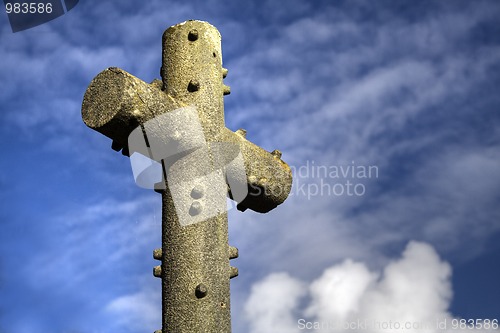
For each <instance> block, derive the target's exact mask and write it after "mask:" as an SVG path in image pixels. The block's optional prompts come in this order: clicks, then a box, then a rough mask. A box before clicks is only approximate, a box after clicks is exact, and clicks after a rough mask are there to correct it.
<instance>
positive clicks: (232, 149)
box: [82, 21, 292, 333]
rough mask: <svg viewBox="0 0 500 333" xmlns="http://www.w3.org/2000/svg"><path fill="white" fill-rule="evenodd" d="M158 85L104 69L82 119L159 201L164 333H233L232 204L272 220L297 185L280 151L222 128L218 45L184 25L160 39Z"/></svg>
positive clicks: (205, 26) (203, 30)
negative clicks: (126, 161) (229, 220)
mask: <svg viewBox="0 0 500 333" xmlns="http://www.w3.org/2000/svg"><path fill="white" fill-rule="evenodd" d="M162 43H163V54H162V55H163V61H162V67H161V77H162V81H159V80H154V81H153V82H152V83H150V84H148V83H146V82H144V81H142V80H140V79H138V78H136V77H134V76H132V75H131V74H129V73H127V72H125V71H123V70H121V69H119V68H113V67H112V68H108V69H106V70H104V71H103V72H101V73H100V74H99V75H97V76H96V77H95V78H94V79H93V80H92V82H91V83H90V85H89V87H88V89H87V91H86V93H85V96H84V100H83V104H82V118H83V120H84V122H85V124H87V126H89V127H90V128H92V129H94V130H96V131H98V132H100V133H102V134H104V135H106V136H107V137H109V138H111V139H112V140H113V144H112V148H113V149H115V150H117V151H119V150H122V153H123V154H124V155H126V156H130V158H131V161H132V166H133V169H134V170H133V171H134V177H135V178H136V182H137V183H138V185H141V186H143V187H149V188H154V189H155V190H156V191H157V192H159V193H161V195H162V206H163V218H162V248H161V249H156V250H155V251H154V252H153V257H154V258H155V259H157V260H161V265H160V266H157V267H155V268H154V270H153V274H154V275H155V276H157V277H160V278H161V280H162V314H163V319H162V321H163V322H162V331H163V332H191V333H193V332H213V333H215V332H217V333H221V332H224V333H227V332H230V331H231V323H230V297H229V279H230V278H232V277H235V276H237V275H238V270H237V269H236V268H235V267H232V266H230V264H229V259H233V258H236V257H237V256H238V250H237V249H236V248H234V247H231V246H229V245H228V227H227V212H226V210H227V208H226V197H229V198H231V199H233V200H234V201H236V202H237V208H238V209H239V210H241V211H244V210H246V209H247V208H249V209H252V210H254V211H257V212H261V213H266V212H268V211H270V210H271V209H273V208H275V207H276V206H278V205H279V204H281V203H282V202H283V201H284V200H285V199H286V198H287V196H288V194H289V192H290V189H291V183H292V175H291V170H290V168H289V167H288V165H287V164H286V163H285V162H283V161H282V160H281V153H280V152H279V151H278V150H275V151H273V152H271V153H270V152H267V151H265V150H264V149H262V148H260V147H258V146H256V145H255V144H253V143H251V142H250V141H248V140H246V131H245V130H243V129H240V130H237V131H236V132H233V131H231V130H230V129H228V128H226V126H225V123H224V99H223V96H224V95H227V94H229V93H230V88H229V87H228V86H226V85H225V84H224V83H223V79H224V78H225V77H226V75H227V73H228V71H227V69H225V68H223V67H222V53H221V36H220V33H219V32H218V30H217V29H216V28H215V27H213V26H212V25H210V24H209V23H207V22H202V21H186V22H184V23H180V24H177V25H174V26H172V27H170V28H169V29H167V30H166V31H165V33H164V34H163V39H162Z"/></svg>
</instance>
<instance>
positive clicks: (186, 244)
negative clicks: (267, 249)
mask: <svg viewBox="0 0 500 333" xmlns="http://www.w3.org/2000/svg"><path fill="white" fill-rule="evenodd" d="M225 73H226V71H225V70H223V68H222V57H221V37H220V34H219V32H218V31H217V29H216V28H215V27H213V26H212V25H210V24H208V23H206V22H200V21H187V22H185V23H181V24H178V25H175V26H172V27H170V28H169V29H168V30H166V31H165V33H164V35H163V62H162V69H161V76H162V79H163V90H164V91H165V93H167V94H168V95H169V96H171V97H173V98H174V99H175V100H176V101H177V102H179V103H180V104H181V105H186V106H195V107H196V109H197V111H198V116H199V118H200V121H201V123H202V125H203V130H204V132H205V137H206V138H207V141H209V140H213V139H214V138H217V137H218V136H219V133H220V132H221V130H222V129H223V128H224V127H225V125H224V101H223V95H224V94H227V93H229V88H228V87H226V86H224V84H223V82H222V81H223V76H225ZM166 167H167V168H168V166H166ZM167 172H168V170H167ZM187 177H189V175H187ZM161 192H162V200H163V223H162V229H163V230H162V234H163V236H162V255H161V259H162V265H161V278H162V303H163V304H162V311H163V324H162V331H163V333H166V332H169V333H170V332H186V333H194V332H213V333H228V332H231V318H230V297H229V279H230V276H231V269H230V265H229V257H230V253H229V245H228V222H227V213H221V214H219V215H218V216H215V217H212V218H209V219H208V220H206V221H204V222H200V223H195V224H191V225H187V226H182V225H181V223H179V219H178V217H177V215H176V211H175V206H174V202H173V200H172V195H171V193H170V191H169V189H168V185H167V187H166V189H165V190H163V191H161ZM191 194H192V199H193V201H194V200H195V199H200V200H202V199H203V196H204V195H205V194H206V192H205V191H204V188H203V185H200V187H199V188H196V186H195V188H193V189H192V192H191ZM201 209H202V208H201Z"/></svg>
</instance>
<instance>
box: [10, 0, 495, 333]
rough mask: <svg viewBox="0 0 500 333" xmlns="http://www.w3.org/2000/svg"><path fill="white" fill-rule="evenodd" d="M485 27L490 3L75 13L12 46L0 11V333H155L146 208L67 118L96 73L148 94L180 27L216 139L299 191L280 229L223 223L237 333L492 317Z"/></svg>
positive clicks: (119, 159) (147, 198) (190, 5)
mask: <svg viewBox="0 0 500 333" xmlns="http://www.w3.org/2000/svg"><path fill="white" fill-rule="evenodd" d="M498 17H500V2H498V1H496V0H491V1H485V0H474V1H470V0H469V1H464V0H454V1H451V0H450V1H439V0H433V1H428V0H419V1H397V0H377V1H371V0H349V1H347V0H345V1H340V0H339V1H333V0H331V1H327V0H314V1H313V0H302V1H296V0H289V1H287V2H286V5H285V3H284V2H283V1H277V0H268V1H263V0H262V1H246V2H241V1H240V2H237V1H231V2H227V1H226V2H223V1H219V0H206V1H201V0H200V1H159V0H153V1H148V2H140V1H119V2H118V1H116V2H112V1H107V0H103V1H88V0H81V1H80V2H79V3H78V5H77V6H76V7H74V8H73V9H72V10H71V11H69V12H67V13H66V14H65V15H63V16H61V17H59V18H57V19H55V20H53V21H51V22H48V23H45V24H43V25H40V26H37V27H34V28H31V29H28V30H25V31H21V32H17V33H13V32H12V29H11V27H10V26H9V21H8V18H7V15H6V14H5V13H4V12H3V13H2V14H0V79H1V80H0V147H1V150H2V155H1V157H0V170H1V173H0V198H1V200H0V202H1V204H0V221H1V224H0V333H104V332H123V333H139V332H148V331H149V332H153V331H154V330H156V329H160V327H161V292H160V288H161V286H160V281H159V280H158V279H156V278H154V277H153V276H152V267H153V266H155V265H157V263H156V262H155V261H154V260H153V258H152V250H153V249H154V248H156V247H159V246H160V244H161V200H160V196H159V195H158V194H157V193H155V192H153V191H150V190H146V189H142V188H139V187H138V186H137V185H136V184H135V183H134V179H133V177H132V171H131V166H130V161H129V159H128V158H126V157H124V156H122V155H121V154H119V153H116V152H114V151H113V150H112V149H110V148H111V141H110V140H109V139H108V138H106V137H104V136H102V135H101V134H99V133H97V132H95V131H92V130H91V129H89V128H87V127H86V126H85V124H84V123H83V121H82V119H81V102H82V99H83V94H84V93H85V90H86V88H87V86H88V84H89V83H90V81H91V80H92V78H93V77H95V76H96V75H97V74H98V73H99V72H101V71H102V70H104V69H106V68H107V67H110V66H114V67H120V68H122V69H124V70H126V71H127V72H129V73H131V74H133V75H134V76H136V77H138V78H140V79H142V80H144V81H145V82H151V81H152V80H153V79H155V78H159V71H160V66H161V36H162V33H163V31H164V30H165V29H166V28H168V27H169V26H171V25H174V24H177V23H180V22H183V21H185V20H188V19H198V20H204V21H208V22H210V23H211V24H213V25H214V26H215V27H217V28H218V29H219V31H220V32H221V35H222V51H223V56H222V57H223V64H224V67H226V68H228V69H229V74H228V76H227V78H226V79H225V83H226V84H228V85H230V86H231V95H229V96H226V97H225V117H226V125H227V127H228V128H230V129H231V130H237V129H238V128H244V129H246V130H247V131H248V134H247V139H248V140H250V141H252V142H254V143H255V144H257V145H259V146H262V147H263V148H264V149H266V150H268V151H272V150H274V149H279V150H280V151H282V153H283V160H284V161H286V162H287V163H289V164H290V166H291V167H292V170H293V172H294V183H293V187H292V191H291V193H290V196H289V198H288V199H287V201H286V202H285V203H283V204H282V205H280V206H278V207H277V208H276V209H275V210H273V211H271V212H269V213H267V214H259V213H255V212H251V211H249V210H247V211H246V212H243V213H242V212H239V211H236V210H231V211H229V239H230V244H231V245H232V246H236V247H238V248H239V253H240V257H239V258H238V259H236V260H233V261H232V265H234V266H236V267H238V268H239V276H238V277H237V278H235V279H232V280H231V312H232V327H233V331H234V332H240V333H272V332H283V333H285V332H286V333H296V332H304V331H306V332H309V331H321V332H343V331H353V329H352V328H351V329H347V330H346V329H345V328H346V327H345V325H346V324H351V323H357V322H359V321H363V320H365V321H366V323H367V326H363V327H357V330H358V331H366V332H394V331H397V330H394V328H390V327H388V326H387V325H389V322H390V323H392V324H399V325H405V324H410V325H411V327H409V328H405V329H404V330H405V331H407V332H449V331H461V327H453V326H452V325H453V323H455V324H456V323H459V322H460V321H459V320H460V319H466V320H469V319H472V320H477V319H483V320H485V319H489V320H494V319H497V320H498V319H500V286H499V284H498V281H500V265H499V260H500V243H499V242H498V241H497V240H498V239H499V237H500V149H499V148H500V112H499V110H500V94H499V87H500V20H498ZM443 322H444V323H445V324H446V325H445V326H443V325H441V326H440V325H437V324H439V323H441V324H442V323H443ZM429 323H430V324H429ZM313 324H321V325H322V329H321V330H319V329H308V327H311V326H310V325H313ZM426 324H429V325H428V326H425V327H424V325H426ZM431 324H432V325H431ZM308 325H309V326H308ZM462 328H463V327H462ZM476 331H478V332H479V331H483V330H481V329H477V330H476ZM490 331H492V330H490Z"/></svg>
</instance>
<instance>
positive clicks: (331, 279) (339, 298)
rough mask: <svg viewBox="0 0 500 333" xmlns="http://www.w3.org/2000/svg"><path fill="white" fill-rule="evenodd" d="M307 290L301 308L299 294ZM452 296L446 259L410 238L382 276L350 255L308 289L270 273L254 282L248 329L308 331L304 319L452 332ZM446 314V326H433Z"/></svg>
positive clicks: (340, 327)
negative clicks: (349, 257)
mask: <svg viewBox="0 0 500 333" xmlns="http://www.w3.org/2000/svg"><path fill="white" fill-rule="evenodd" d="M300 288H303V289H300ZM306 290H307V291H308V295H309V297H308V301H309V304H308V306H307V307H305V309H304V303H301V302H300V299H301V298H303V296H304V295H305V294H306ZM451 297H452V288H451V268H450V265H449V264H448V263H446V262H444V261H442V260H441V259H440V258H439V256H438V254H437V253H436V252H435V250H434V249H433V248H432V247H431V246H430V245H428V244H425V243H419V242H410V243H409V244H408V245H407V247H406V249H405V250H404V252H403V254H402V256H401V258H399V259H397V260H394V261H391V262H389V263H388V264H387V265H386V267H385V268H384V270H383V272H382V273H381V274H380V276H379V274H378V273H374V272H372V271H370V270H369V269H368V268H367V266H366V265H365V264H363V263H360V262H353V261H352V260H349V259H348V260H345V261H344V262H342V263H340V264H337V265H335V266H333V267H330V268H328V269H326V270H325V271H324V272H323V274H322V275H321V276H320V277H319V278H317V279H316V280H314V281H313V282H312V283H311V284H310V285H309V287H308V288H307V289H306V288H304V283H303V282H301V281H299V280H297V279H294V278H292V277H290V276H289V275H288V274H286V273H278V274H276V273H275V274H272V275H270V276H268V277H267V278H265V279H264V280H262V281H260V282H258V283H256V284H255V285H254V286H253V287H252V290H251V294H250V296H249V298H248V301H247V303H246V306H245V313H246V315H247V319H248V323H249V325H250V327H251V332H259V333H262V332H282V331H283V332H289V333H293V332H300V331H307V330H305V329H304V328H305V325H308V326H311V327H312V326H314V325H318V326H316V327H322V328H323V329H321V330H320V331H322V332H344V331H351V332H352V331H356V329H353V327H354V326H350V329H344V328H345V327H346V325H359V326H357V327H356V328H358V331H367V332H390V331H400V330H398V329H396V328H397V327H401V328H402V329H403V328H404V331H405V332H428V333H431V332H452V331H457V330H456V329H453V327H452V324H453V322H452V319H453V316H452V315H451V313H450V312H449V306H450V301H451ZM300 313H302V314H300ZM300 319H302V321H300ZM492 319H493V318H492ZM445 320H446V325H447V327H437V325H438V324H440V325H444V324H443V323H444V322H445ZM389 325H391V326H390V327H392V329H390V328H389ZM478 331H480V330H478Z"/></svg>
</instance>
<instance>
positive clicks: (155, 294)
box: [104, 285, 161, 332]
mask: <svg viewBox="0 0 500 333" xmlns="http://www.w3.org/2000/svg"><path fill="white" fill-rule="evenodd" d="M104 311H105V312H106V313H108V314H109V316H110V318H112V320H113V325H114V326H115V327H116V328H117V329H119V328H120V327H127V329H128V330H130V331H137V332H142V331H144V332H148V331H149V332H153V331H156V330H158V329H159V328H161V289H160V286H159V285H158V286H157V288H156V289H155V288H144V289H143V290H140V291H138V292H136V293H133V294H127V295H123V296H119V297H117V298H115V299H113V300H111V301H110V302H109V303H108V304H106V306H105V307H104Z"/></svg>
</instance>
